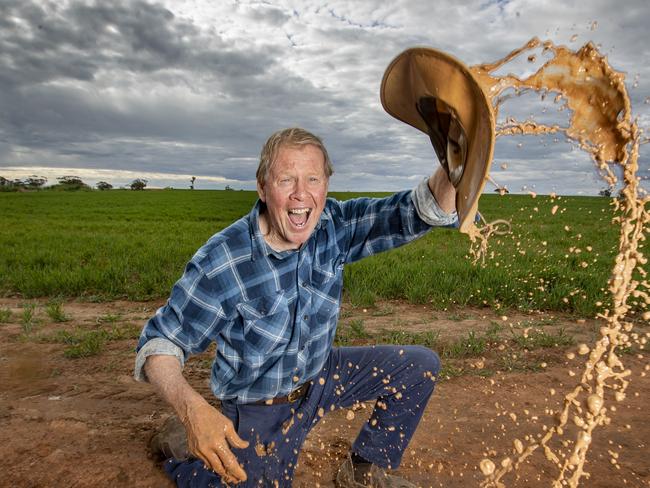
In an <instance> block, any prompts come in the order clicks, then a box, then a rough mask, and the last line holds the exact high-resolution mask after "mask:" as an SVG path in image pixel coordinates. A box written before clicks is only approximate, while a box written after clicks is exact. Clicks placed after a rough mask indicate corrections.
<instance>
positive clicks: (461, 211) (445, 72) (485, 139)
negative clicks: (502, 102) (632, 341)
mask: <svg viewBox="0 0 650 488" xmlns="http://www.w3.org/2000/svg"><path fill="white" fill-rule="evenodd" d="M380 96H381V104H382V106H383V107H384V110H386V112H388V113H389V114H390V115H392V116H393V117H395V118H396V119H398V120H401V121H402V122H405V123H407V124H409V125H411V126H413V127H415V128H416V129H418V130H420V131H422V132H424V133H425V134H429V129H428V127H427V124H426V123H425V121H424V120H423V119H422V117H421V116H420V114H419V112H418V110H417V102H418V100H420V98H422V97H436V98H439V99H440V100H442V101H443V102H445V103H446V104H447V105H449V106H450V107H452V108H453V109H454V110H455V112H456V114H457V115H458V117H459V119H460V121H461V123H462V125H463V127H464V129H465V131H466V135H467V140H468V148H467V159H466V162H465V169H464V171H463V176H462V178H461V179H460V181H459V182H458V184H457V185H456V211H457V212H458V220H459V227H460V229H459V230H460V231H461V232H467V231H468V229H469V228H470V227H471V225H472V223H473V222H474V220H475V218H476V212H477V211H478V201H479V198H480V196H481V192H482V191H483V188H484V187H485V183H486V182H487V178H488V173H489V170H490V165H491V163H492V155H493V153H494V138H495V123H494V112H493V110H492V105H491V103H490V101H489V99H488V97H487V96H486V94H485V93H484V92H483V89H482V88H481V86H480V84H479V83H478V82H477V81H476V79H475V78H474V76H473V75H472V73H471V72H470V70H469V69H468V68H467V67H466V66H465V65H464V64H463V63H461V62H460V61H458V60H457V59H455V58H454V57H452V56H450V55H448V54H446V53H443V52H441V51H438V50H435V49H432V48H424V47H419V48H411V49H407V50H406V51H404V52H403V53H401V54H400V55H398V56H397V57H396V58H395V59H394V60H393V61H392V62H391V63H390V65H389V66H388V68H386V71H385V73H384V77H383V79H382V82H381V91H380Z"/></svg>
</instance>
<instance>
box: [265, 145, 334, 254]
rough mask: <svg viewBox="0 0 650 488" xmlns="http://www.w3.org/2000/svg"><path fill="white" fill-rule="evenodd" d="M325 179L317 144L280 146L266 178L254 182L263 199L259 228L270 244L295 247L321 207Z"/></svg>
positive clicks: (289, 247) (309, 229)
mask: <svg viewBox="0 0 650 488" xmlns="http://www.w3.org/2000/svg"><path fill="white" fill-rule="evenodd" d="M328 183H329V178H328V177H327V176H326V174H325V157H324V156H323V153H322V151H321V150H320V149H319V148H318V147H316V146H313V145H310V144H309V145H306V146H298V147H291V146H288V147H284V146H283V147H280V149H279V150H278V154H277V157H276V159H275V162H274V163H273V164H272V165H271V168H270V170H269V172H268V175H267V177H266V181H265V182H264V184H263V185H260V184H259V182H258V184H257V193H258V194H259V196H260V200H262V201H263V202H264V203H266V212H265V213H264V214H263V215H262V216H261V218H260V229H261V231H262V233H263V234H264V238H265V239H266V242H267V243H268V244H269V245H270V246H271V247H273V248H274V249H276V250H278V251H283V250H287V249H297V248H298V247H300V246H301V245H302V243H303V242H305V241H306V240H307V239H308V238H309V236H310V235H311V233H312V231H313V230H314V228H315V227H316V224H317V223H318V221H319V219H320V215H321V213H322V211H323V208H324V207H325V199H326V198H327V185H328Z"/></svg>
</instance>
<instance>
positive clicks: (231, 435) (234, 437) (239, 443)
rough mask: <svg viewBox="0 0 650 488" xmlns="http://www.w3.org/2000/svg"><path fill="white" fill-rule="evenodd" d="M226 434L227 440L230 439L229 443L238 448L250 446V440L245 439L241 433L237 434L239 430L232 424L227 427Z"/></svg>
mask: <svg viewBox="0 0 650 488" xmlns="http://www.w3.org/2000/svg"><path fill="white" fill-rule="evenodd" d="M225 434H226V440H228V443H229V444H230V445H231V446H233V447H236V448H237V449H246V448H247V447H248V441H245V440H244V439H242V438H241V437H239V435H238V434H237V431H236V430H235V428H234V427H233V426H232V424H231V425H230V426H229V427H228V428H226V430H225Z"/></svg>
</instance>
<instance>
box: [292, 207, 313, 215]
mask: <svg viewBox="0 0 650 488" xmlns="http://www.w3.org/2000/svg"><path fill="white" fill-rule="evenodd" d="M307 212H309V209H308V208H292V209H290V210H289V213H291V214H304V213H307Z"/></svg>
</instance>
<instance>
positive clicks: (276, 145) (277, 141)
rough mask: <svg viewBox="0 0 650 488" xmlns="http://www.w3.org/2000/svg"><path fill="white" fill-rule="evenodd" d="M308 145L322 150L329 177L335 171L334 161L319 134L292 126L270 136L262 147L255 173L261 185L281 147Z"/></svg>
mask: <svg viewBox="0 0 650 488" xmlns="http://www.w3.org/2000/svg"><path fill="white" fill-rule="evenodd" d="M307 145H312V146H316V147H317V148H318V149H320V150H321V152H322V153H323V157H324V160H325V163H324V166H325V167H324V170H325V174H326V175H327V177H328V178H329V177H330V176H332V174H333V173H334V168H333V167H332V161H330V157H329V154H327V149H325V145H324V144H323V141H321V139H320V138H319V137H318V136H315V135H314V134H312V133H311V132H308V131H306V130H305V129H301V128H299V127H291V128H289V129H282V130H279V131H277V132H276V133H275V134H273V135H271V137H269V139H268V140H267V141H266V143H265V144H264V146H263V147H262V153H261V154H260V164H259V166H258V167H257V173H256V175H255V176H256V178H257V181H258V183H260V184H261V185H263V184H264V182H265V180H266V177H267V176H268V174H269V171H270V169H271V166H272V165H273V163H275V159H276V158H277V156H278V152H279V150H280V148H281V147H298V148H300V147H303V146H307Z"/></svg>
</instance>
